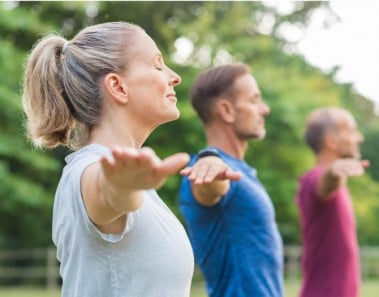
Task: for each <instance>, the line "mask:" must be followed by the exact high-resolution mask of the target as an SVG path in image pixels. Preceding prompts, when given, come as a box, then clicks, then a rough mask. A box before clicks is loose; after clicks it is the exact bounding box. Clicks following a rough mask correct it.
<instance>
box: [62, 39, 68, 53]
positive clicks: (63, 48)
mask: <svg viewBox="0 0 379 297" xmlns="http://www.w3.org/2000/svg"><path fill="white" fill-rule="evenodd" d="M67 47H68V41H66V42H65V44H64V45H63V46H62V54H63V55H64V54H65V52H66V51H67Z"/></svg>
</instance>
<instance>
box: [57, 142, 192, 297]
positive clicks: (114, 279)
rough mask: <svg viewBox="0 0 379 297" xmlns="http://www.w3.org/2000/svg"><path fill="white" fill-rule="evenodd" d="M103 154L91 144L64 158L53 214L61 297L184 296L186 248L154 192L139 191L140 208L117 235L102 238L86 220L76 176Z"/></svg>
mask: <svg viewBox="0 0 379 297" xmlns="http://www.w3.org/2000/svg"><path fill="white" fill-rule="evenodd" d="M107 154H110V150H109V149H108V148H107V147H105V146H102V145H99V144H91V145H88V146H86V147H84V148H82V149H80V150H78V151H76V152H74V153H72V154H70V155H69V156H67V158H66V162H67V165H66V166H65V168H64V170H63V173H62V177H61V180H60V182H59V185H58V188H57V192H56V195H55V201H54V211H53V242H54V244H55V245H56V246H57V258H58V260H59V261H60V263H61V265H60V274H61V276H62V279H63V287H62V296H63V297H188V296H189V292H190V286H191V280H192V275H193V269H194V259H193V252H192V248H191V245H190V242H189V240H188V237H187V234H186V232H185V230H184V228H183V226H182V225H181V223H180V222H179V221H178V219H177V218H176V217H175V215H174V214H173V213H172V212H171V211H170V209H169V208H168V207H167V206H166V205H165V204H164V203H163V201H162V200H161V199H160V198H159V196H158V195H157V193H156V191H155V190H148V191H145V194H146V197H145V200H144V202H143V205H142V206H141V207H140V208H139V209H138V210H137V211H134V212H131V213H129V214H128V219H127V223H126V225H125V229H124V231H123V232H122V233H121V234H103V233H101V232H100V231H99V230H98V229H97V228H96V227H95V225H94V224H93V223H92V222H91V221H90V219H89V217H88V215H87V212H86V209H85V205H84V203H83V199H82V196H81V190H80V178H81V176H82V173H83V171H84V169H85V168H86V167H88V165H90V164H91V163H93V162H97V161H98V160H99V159H100V156H101V155H107ZM94 186H95V185H94Z"/></svg>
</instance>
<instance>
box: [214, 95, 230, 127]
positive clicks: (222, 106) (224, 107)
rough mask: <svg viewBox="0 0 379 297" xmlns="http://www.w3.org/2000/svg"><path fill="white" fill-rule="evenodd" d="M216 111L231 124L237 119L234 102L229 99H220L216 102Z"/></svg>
mask: <svg viewBox="0 0 379 297" xmlns="http://www.w3.org/2000/svg"><path fill="white" fill-rule="evenodd" d="M215 107H216V108H215V111H216V114H217V115H218V116H219V117H220V119H222V120H223V121H224V122H226V123H228V124H230V123H233V122H234V119H235V109H234V106H233V104H232V103H231V102H230V101H229V100H227V99H222V98H221V99H218V100H217V101H216V102H215Z"/></svg>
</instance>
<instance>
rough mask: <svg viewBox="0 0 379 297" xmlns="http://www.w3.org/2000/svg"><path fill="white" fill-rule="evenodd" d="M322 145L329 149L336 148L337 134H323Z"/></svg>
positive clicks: (334, 149)
mask: <svg viewBox="0 0 379 297" xmlns="http://www.w3.org/2000/svg"><path fill="white" fill-rule="evenodd" d="M324 147H325V148H327V149H328V150H330V151H336V150H338V145H337V135H336V134H335V133H331V132H329V133H326V134H325V136H324Z"/></svg>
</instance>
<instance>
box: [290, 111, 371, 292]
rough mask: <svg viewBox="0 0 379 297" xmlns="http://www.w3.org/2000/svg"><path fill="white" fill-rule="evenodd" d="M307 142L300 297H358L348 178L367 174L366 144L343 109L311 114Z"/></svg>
mask: <svg viewBox="0 0 379 297" xmlns="http://www.w3.org/2000/svg"><path fill="white" fill-rule="evenodd" d="M305 136H306V141H307V143H308V145H309V146H310V148H311V149H312V151H313V152H314V154H315V159H316V164H315V167H314V168H312V169H311V170H310V171H308V172H307V173H306V174H305V175H303V176H302V177H301V178H300V181H299V189H298V192H297V196H296V202H297V204H298V207H299V210H300V225H301V232H302V240H303V254H302V271H303V282H302V287H301V291H300V296H301V297H358V296H359V287H360V265H359V247H358V241H357V236H356V225H355V218H354V212H353V207H352V203H351V199H350V195H349V191H348V189H347V179H348V177H351V176H359V175H362V174H364V170H365V168H366V167H368V166H369V162H368V161H367V160H360V150H359V145H360V144H361V143H362V141H363V137H362V135H361V134H360V133H359V131H358V130H357V125H356V122H355V120H354V118H353V116H352V115H351V114H350V113H349V112H348V111H346V110H344V109H341V108H320V109H317V110H315V111H313V112H312V113H311V114H310V115H309V117H308V122H307V127H306V135H305Z"/></svg>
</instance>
